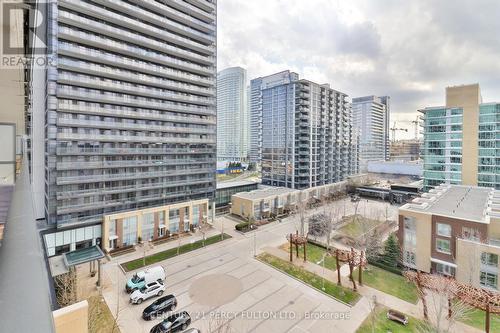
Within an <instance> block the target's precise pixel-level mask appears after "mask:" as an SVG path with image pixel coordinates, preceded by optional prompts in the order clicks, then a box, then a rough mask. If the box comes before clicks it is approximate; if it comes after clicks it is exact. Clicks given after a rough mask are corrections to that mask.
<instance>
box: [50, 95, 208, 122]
mask: <svg viewBox="0 0 500 333" xmlns="http://www.w3.org/2000/svg"><path fill="white" fill-rule="evenodd" d="M57 110H58V111H62V112H68V113H83V114H89V115H96V116H108V117H114V118H120V117H122V118H133V119H141V120H160V121H174V122H180V123H187V124H203V125H216V121H215V117H207V118H200V117H199V116H198V117H197V116H190V115H189V114H186V115H185V116H175V115H172V114H163V113H153V112H148V111H147V110H146V111H128V110H123V109H110V108H105V107H104V108H101V107H92V106H84V105H75V104H72V103H70V102H69V101H67V100H58V101H57Z"/></svg>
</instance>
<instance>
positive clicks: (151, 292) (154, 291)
mask: <svg viewBox="0 0 500 333" xmlns="http://www.w3.org/2000/svg"><path fill="white" fill-rule="evenodd" d="M164 291H165V286H164V285H163V282H162V281H154V282H151V283H149V284H147V285H145V286H144V287H142V288H141V289H138V290H136V291H134V292H133V293H132V294H130V302H131V303H133V304H141V303H142V302H143V301H145V300H147V299H148V298H150V297H153V296H161V295H163V292H164Z"/></svg>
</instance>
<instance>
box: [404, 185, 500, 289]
mask: <svg viewBox="0 0 500 333" xmlns="http://www.w3.org/2000/svg"><path fill="white" fill-rule="evenodd" d="M499 203H500V192H499V191H496V190H494V189H491V188H484V187H477V186H464V185H445V184H442V185H439V186H436V187H435V188H433V189H431V190H430V191H429V192H428V193H424V194H422V196H421V197H419V198H416V199H414V200H413V202H412V203H408V204H406V205H404V206H402V207H401V208H400V209H399V231H398V238H399V241H400V245H401V249H402V253H403V263H404V264H405V265H406V266H407V267H410V268H413V269H417V270H420V271H423V272H428V273H436V274H443V275H447V276H451V277H454V278H456V279H457V280H458V281H460V282H463V283H466V284H471V285H473V286H475V287H483V288H487V289H492V290H498V288H499V285H498V274H499V261H498V259H499V256H500V210H499V209H498V207H500V206H499Z"/></svg>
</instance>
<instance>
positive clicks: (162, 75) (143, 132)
mask: <svg viewBox="0 0 500 333" xmlns="http://www.w3.org/2000/svg"><path fill="white" fill-rule="evenodd" d="M39 6H40V9H43V10H45V15H44V17H45V18H47V20H46V25H47V32H48V34H47V41H48V43H49V45H50V49H51V50H52V54H51V56H52V57H53V58H54V59H55V60H56V61H55V64H56V65H55V66H49V67H48V68H46V69H39V70H37V71H32V72H31V73H30V75H31V85H32V87H33V88H32V89H31V94H32V97H33V103H31V109H30V110H29V113H30V114H31V115H32V116H33V118H35V119H33V120H32V126H33V127H36V129H35V128H33V131H36V132H37V134H35V133H34V134H33V135H32V137H33V138H32V141H33V145H34V147H32V163H31V167H32V169H33V170H32V172H33V178H34V179H35V178H37V177H42V179H43V181H42V182H43V183H42V184H40V183H34V186H35V187H36V189H35V190H34V192H35V195H36V196H37V199H38V201H42V204H41V205H39V207H38V208H37V217H43V218H45V219H46V221H47V223H48V225H49V226H51V227H54V228H56V230H57V231H62V230H66V229H71V230H68V235H67V238H66V236H65V237H64V238H62V240H61V239H59V240H56V245H55V247H56V248H55V251H54V253H55V254H58V253H60V252H61V251H62V249H64V248H65V247H68V245H69V247H68V248H69V250H73V249H75V248H76V247H78V246H82V244H83V246H86V245H88V244H90V243H92V244H95V243H99V242H100V241H101V239H100V238H101V234H100V233H99V232H98V231H97V230H99V228H97V229H96V230H94V228H92V235H91V237H90V238H91V239H88V237H87V234H86V233H84V240H82V241H76V238H75V237H77V235H78V232H79V231H78V230H84V229H83V228H86V227H93V226H100V225H101V223H102V221H103V217H104V216H107V215H111V214H115V213H117V212H125V211H133V210H140V209H146V208H149V207H158V206H165V205H170V204H176V203H179V202H189V201H191V200H200V199H206V198H208V199H213V198H214V197H215V168H216V108H215V103H216V101H215V94H216V91H215V83H216V1H214V0H210V1H208V0H190V1H173V0H166V1H145V0H140V1H135V2H127V1H100V0H98V1H92V2H90V1H79V0H60V1H53V2H47V3H46V4H45V6H44V5H43V4H42V2H40V4H39ZM44 101H46V102H44ZM44 129H45V130H44ZM40 198H41V199H40ZM75 229H78V230H77V231H74V230H75ZM85 230H86V229H85ZM89 235H90V234H89ZM80 238H81V237H80ZM79 242H83V243H82V244H79ZM102 243H103V244H107V243H108V240H104V239H103V240H102Z"/></svg>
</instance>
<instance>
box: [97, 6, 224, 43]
mask: <svg viewBox="0 0 500 333" xmlns="http://www.w3.org/2000/svg"><path fill="white" fill-rule="evenodd" d="M95 2H97V3H100V4H102V5H105V6H106V7H109V8H113V9H116V10H119V11H121V12H123V13H126V14H127V15H133V16H134V17H137V18H140V19H143V20H145V22H153V23H155V24H157V25H159V26H167V27H168V28H169V30H172V31H175V32H177V33H181V34H183V35H185V36H187V37H191V38H195V39H197V40H200V41H203V42H205V43H213V42H215V35H213V34H207V33H204V32H201V31H199V30H196V29H193V28H191V27H188V26H186V25H183V24H180V23H177V22H175V21H173V20H166V19H165V17H164V16H162V15H158V14H156V13H153V12H150V11H147V10H144V9H142V8H140V7H138V6H135V5H134V4H132V3H128V2H125V1H121V0H95ZM193 19H194V18H193Z"/></svg>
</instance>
